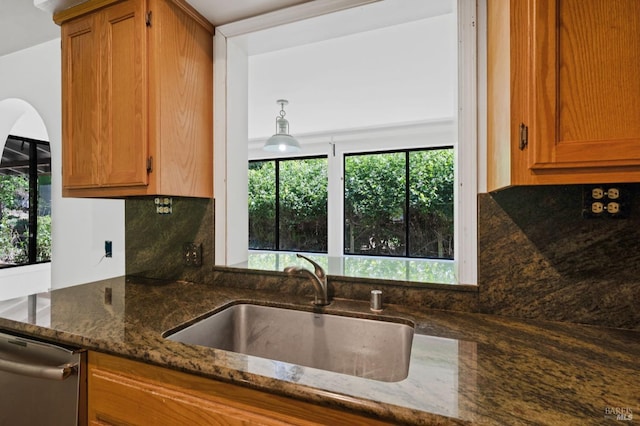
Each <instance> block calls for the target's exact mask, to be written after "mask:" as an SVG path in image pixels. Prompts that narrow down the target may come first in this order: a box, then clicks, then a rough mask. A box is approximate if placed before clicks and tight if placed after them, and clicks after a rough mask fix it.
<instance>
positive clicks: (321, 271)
mask: <svg viewBox="0 0 640 426" xmlns="http://www.w3.org/2000/svg"><path fill="white" fill-rule="evenodd" d="M296 256H298V257H301V258H303V259H304V260H306V261H308V262H309V263H311V264H312V265H313V268H314V269H315V274H316V276H317V277H318V278H324V277H325V273H324V269H322V266H320V265H318V264H317V263H316V262H314V261H313V260H311V259H309V258H308V257H307V256H304V255H302V254H300V253H297V254H296Z"/></svg>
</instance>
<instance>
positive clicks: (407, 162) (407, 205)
mask: <svg viewBox="0 0 640 426" xmlns="http://www.w3.org/2000/svg"><path fill="white" fill-rule="evenodd" d="M449 149H451V150H453V152H454V153H455V147H454V146H453V145H442V146H430V147H427V148H425V147H421V148H408V149H396V148H391V149H388V150H383V151H373V152H352V153H348V154H343V155H342V170H343V176H342V203H343V216H342V238H343V241H344V240H346V237H347V236H346V222H347V213H346V211H345V206H346V199H345V195H344V194H345V193H346V188H345V187H346V185H347V176H346V161H347V157H355V156H365V155H385V154H403V155H404V157H405V167H404V169H405V183H404V197H405V199H404V206H403V212H404V230H403V233H404V238H405V242H404V244H405V254H404V255H403V256H393V255H389V254H372V253H360V252H359V253H347V252H346V247H345V246H346V243H343V248H342V255H343V256H369V257H382V258H390V259H398V258H403V259H431V260H452V259H447V258H439V257H430V256H416V255H412V254H411V246H412V244H411V235H410V232H411V230H410V229H409V223H410V222H411V208H410V192H411V189H410V187H411V179H410V176H411V153H414V152H426V151H436V150H449ZM454 175H455V166H454ZM452 190H453V188H452ZM329 197H331V193H329ZM452 198H453V194H452ZM454 228H455V226H454ZM454 233H455V229H454ZM454 259H455V247H454Z"/></svg>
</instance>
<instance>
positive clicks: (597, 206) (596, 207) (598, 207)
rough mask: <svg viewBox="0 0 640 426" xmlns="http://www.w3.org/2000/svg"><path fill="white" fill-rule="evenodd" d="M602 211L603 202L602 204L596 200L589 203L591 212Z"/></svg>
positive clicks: (598, 212)
mask: <svg viewBox="0 0 640 426" xmlns="http://www.w3.org/2000/svg"><path fill="white" fill-rule="evenodd" d="M603 211H604V204H602V203H601V202H600V201H596V202H595V203H592V204H591V213H594V214H600V213H602V212H603Z"/></svg>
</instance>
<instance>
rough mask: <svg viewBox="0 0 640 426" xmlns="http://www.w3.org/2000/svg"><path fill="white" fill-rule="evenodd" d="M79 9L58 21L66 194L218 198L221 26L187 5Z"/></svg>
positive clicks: (131, 0)
mask: <svg viewBox="0 0 640 426" xmlns="http://www.w3.org/2000/svg"><path fill="white" fill-rule="evenodd" d="M73 9H74V11H69V12H66V13H65V14H63V15H60V16H58V21H59V22H61V24H62V33H63V46H62V50H63V64H64V65H63V70H62V74H63V90H62V98H63V138H62V139H63V176H64V179H63V195H64V196H74V197H127V196H141V195H168V196H185V197H206V198H211V197H213V37H212V36H213V34H212V32H213V27H212V26H211V25H210V24H209V25H207V24H208V23H207V22H206V20H204V18H202V17H201V16H199V15H198V14H197V12H196V11H195V10H194V9H193V8H192V7H191V6H189V5H188V4H186V3H185V2H183V1H179V0H148V1H147V0H120V1H104V0H90V1H89V2H87V3H83V4H82V5H81V7H80V6H79V7H78V8H73ZM147 12H151V22H150V25H147ZM58 21H56V22H58ZM148 161H151V165H152V167H151V171H150V172H148V170H147V164H148Z"/></svg>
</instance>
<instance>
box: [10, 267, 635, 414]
mask: <svg viewBox="0 0 640 426" xmlns="http://www.w3.org/2000/svg"><path fill="white" fill-rule="evenodd" d="M107 288H110V290H107V291H105V289H107ZM105 293H107V295H105ZM108 293H110V295H109V294H108ZM48 296H49V297H50V300H51V306H50V315H49V314H47V315H44V316H43V315H41V316H40V317H36V322H35V324H31V323H28V322H26V320H20V319H19V318H21V316H20V315H22V316H24V318H26V314H24V313H22V314H21V313H19V312H18V313H16V312H15V310H14V313H13V314H11V318H13V319H11V318H9V317H6V318H0V329H2V330H9V331H13V332H18V333H23V334H27V335H31V336H38V337H40V338H43V339H48V340H52V341H57V342H62V343H66V344H71V345H77V346H80V347H84V348H87V349H92V350H96V351H102V352H106V353H111V354H117V355H121V356H125V357H128V358H131V359H136V360H140V361H144V362H148V363H152V364H157V365H161V366H165V367H169V368H174V369H178V370H181V371H185V372H190V373H194V374H198V375H203V376H207V377H211V378H214V379H219V380H224V381H227V382H231V383H236V384H239V385H242V386H250V387H253V388H256V389H261V390H265V391H268V392H273V393H278V394H281V395H286V396H290V397H293V398H298V399H302V400H307V401H312V402H316V403H319V404H324V405H329V406H333V407H340V408H344V409H348V410H355V411H359V412H361V413H363V414H365V415H372V416H376V417H379V418H382V419H387V420H389V421H390V422H392V423H397V424H401V423H408V424H499V425H507V424H508V425H517V424H548V425H555V424H580V425H587V424H594V425H601V424H606V423H607V422H611V423H612V424H613V423H617V422H618V421H620V419H618V420H616V415H618V414H619V415H622V416H630V417H634V418H635V419H634V420H631V421H627V422H626V424H633V423H634V422H637V418H639V417H640V357H639V356H638V355H639V354H640V332H637V331H630V330H620V329H610V328H603V327H593V326H582V325H576V324H571V323H557V322H539V321H537V322H534V321H526V320H517V319H512V318H506V317H498V316H491V315H482V314H473V313H462V312H452V311H438V310H424V311H418V310H415V309H411V308H408V307H402V306H397V305H388V306H386V309H385V310H384V312H383V313H382V314H381V315H388V316H394V317H401V318H405V319H409V320H411V321H413V322H414V323H415V324H416V331H417V334H416V336H415V338H414V342H413V347H412V355H411V357H412V358H411V365H410V368H409V376H408V377H407V379H405V380H402V381H400V382H395V383H387V382H379V381H374V380H369V379H364V378H360V377H352V376H349V375H344V374H338V373H331V372H326V371H321V370H317V369H313V368H308V367H301V366H297V365H292V364H286V363H282V362H276V361H270V360H265V359H262V358H257V357H252V356H248V355H242V354H237V353H232V352H226V351H220V350H215V349H209V348H204V347H198V346H190V345H184V344H181V343H176V342H171V341H168V340H165V339H163V338H162V333H163V332H165V331H167V330H169V329H172V328H174V327H176V326H178V325H179V324H182V323H184V322H187V321H189V320H191V319H193V318H195V317H198V316H201V315H203V314H205V313H207V312H210V311H211V310H214V309H217V308H220V307H222V306H224V305H226V304H229V303H233V302H237V301H262V302H272V303H273V302H276V303H279V304H282V305H284V306H289V305H290V306H297V307H302V308H305V309H309V300H310V299H309V297H299V296H289V295H286V294H282V293H276V292H262V291H256V290H246V289H234V288H229V287H219V286H215V285H203V284H194V283H187V282H170V283H164V284H158V283H149V282H146V283H145V282H142V281H138V280H135V279H132V278H129V279H125V278H124V277H122V278H114V279H110V280H105V281H99V282H95V283H91V284H86V285H80V286H75V287H69V288H66V289H60V290H54V291H52V292H50V294H49V295H48ZM325 310H326V311H327V312H332V311H346V312H350V313H352V314H353V315H356V316H363V315H371V312H370V311H369V309H368V304H367V303H366V302H359V301H351V300H344V299H336V300H334V302H333V303H332V304H331V305H330V306H328V307H327V308H325ZM623 424H625V423H623Z"/></svg>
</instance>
